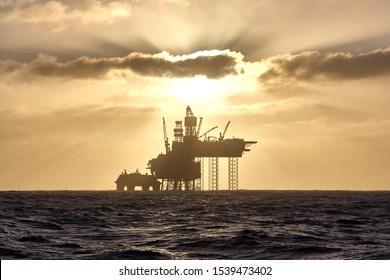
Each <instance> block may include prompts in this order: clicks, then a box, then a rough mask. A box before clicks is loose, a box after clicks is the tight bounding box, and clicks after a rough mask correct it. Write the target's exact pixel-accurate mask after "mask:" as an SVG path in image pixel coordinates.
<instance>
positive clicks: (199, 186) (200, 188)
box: [195, 157, 204, 191]
mask: <svg viewBox="0 0 390 280" xmlns="http://www.w3.org/2000/svg"><path fill="white" fill-rule="evenodd" d="M196 161H198V162H200V178H199V179H196V181H195V189H196V190H197V191H203V190H204V158H203V157H200V158H196Z"/></svg>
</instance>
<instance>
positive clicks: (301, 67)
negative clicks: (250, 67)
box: [259, 48, 390, 93]
mask: <svg viewBox="0 0 390 280" xmlns="http://www.w3.org/2000/svg"><path fill="white" fill-rule="evenodd" d="M265 64H266V65H267V66H268V70H267V71H265V72H264V73H263V74H261V75H260V77H259V80H260V82H261V83H262V84H263V85H264V86H265V88H266V90H267V91H268V92H271V93H272V92H279V93H280V92H283V91H285V90H286V91H288V90H289V88H291V87H294V85H295V84H296V83H297V82H310V81H314V80H315V81H323V80H325V81H330V80H352V79H363V78H372V77H378V76H383V75H386V74H390V48H387V49H379V50H375V51H372V52H368V53H358V54H352V53H340V52H339V53H320V52H318V51H305V52H302V53H298V54H284V55H280V56H276V57H271V58H269V59H267V60H266V61H265Z"/></svg>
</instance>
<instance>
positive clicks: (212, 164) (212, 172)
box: [209, 157, 219, 191]
mask: <svg viewBox="0 0 390 280" xmlns="http://www.w3.org/2000/svg"><path fill="white" fill-rule="evenodd" d="M218 189H219V158H217V157H210V158H209V190H210V191H217V190H218Z"/></svg>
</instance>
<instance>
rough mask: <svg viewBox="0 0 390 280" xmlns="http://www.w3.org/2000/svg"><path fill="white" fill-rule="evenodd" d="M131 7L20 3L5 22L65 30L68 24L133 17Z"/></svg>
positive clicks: (110, 3)
mask: <svg viewBox="0 0 390 280" xmlns="http://www.w3.org/2000/svg"><path fill="white" fill-rule="evenodd" d="M131 12H132V11H131V6H130V4H127V3H121V2H109V3H107V4H106V5H102V4H101V3H100V2H99V1H89V2H88V5H87V6H86V7H84V8H78V7H77V6H72V5H66V4H64V3H61V2H60V1H49V2H46V3H20V4H17V5H16V6H14V7H13V9H12V10H11V11H10V12H9V13H7V14H6V15H5V17H4V19H3V20H5V21H11V22H19V23H21V22H23V23H30V24H31V23H37V24H46V25H47V24H49V25H50V27H53V26H52V25H58V26H57V30H61V29H63V28H64V27H65V26H66V24H67V23H68V24H69V23H72V22H75V21H76V22H78V23H82V24H88V23H92V22H104V23H106V24H107V23H112V22H113V20H115V19H118V18H128V17H130V16H131Z"/></svg>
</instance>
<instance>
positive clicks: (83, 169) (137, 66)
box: [0, 0, 390, 190]
mask: <svg viewBox="0 0 390 280" xmlns="http://www.w3.org/2000/svg"><path fill="white" fill-rule="evenodd" d="M389 11H390V1H387V0H378V1H375V0H374V1H368V0H343V1H340V0H318V1H309V0H296V1H287V0H273V1H271V0H235V1H233V0H224V1H213V0H211V1H210V0H128V1H110V0H107V1H106V0H105V1H94V0H80V1H79V0H77V1H76V0H67V1H65V0H63V1H61V0H56V1H44V0H14V1H13V0H8V1H7V0H6V1H0V42H1V43H0V77H1V78H0V145H1V149H0V190H10V189H11V190H29V189H53V190H57V189H58V190H62V189H69V190H71V189H91V190H92V189H95V190H106V189H114V188H115V184H114V180H115V179H116V177H117V175H118V174H119V173H120V172H121V171H122V170H123V169H124V168H126V169H128V170H130V171H133V170H135V169H136V168H139V169H140V171H141V172H143V173H144V172H146V171H147V170H146V166H147V162H148V160H150V159H152V158H153V157H156V156H157V155H158V154H159V153H161V152H163V151H164V141H163V129H162V117H165V119H166V121H167V126H168V132H169V139H170V140H172V139H173V133H172V129H173V128H174V121H175V120H181V119H183V117H184V115H185V108H186V106H187V105H190V106H191V107H192V110H193V112H194V114H195V115H196V116H198V117H201V116H202V117H203V118H204V121H203V126H202V127H203V129H202V131H205V130H206V129H208V128H211V127H213V126H216V125H218V126H219V128H218V129H217V130H215V132H214V133H215V134H216V135H217V134H218V133H219V131H221V130H223V127H224V126H225V125H226V123H227V122H228V121H229V120H230V121H231V124H230V127H229V130H228V131H227V134H226V137H229V138H230V137H233V136H234V137H238V138H244V139H246V140H256V141H258V143H257V144H256V145H254V146H252V147H251V149H252V151H251V152H249V153H245V154H244V157H243V158H242V159H240V172H239V184H240V188H245V189H326V190H333V189H346V190H348V189H353V190H389V189H390V171H389V167H390V90H389V88H390V16H389ZM220 169H221V178H220V182H221V184H220V187H221V189H224V188H226V186H225V185H224V182H225V181H224V180H225V178H224V177H223V174H224V172H226V171H224V170H225V169H227V162H226V161H225V160H223V159H221V161H220Z"/></svg>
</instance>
